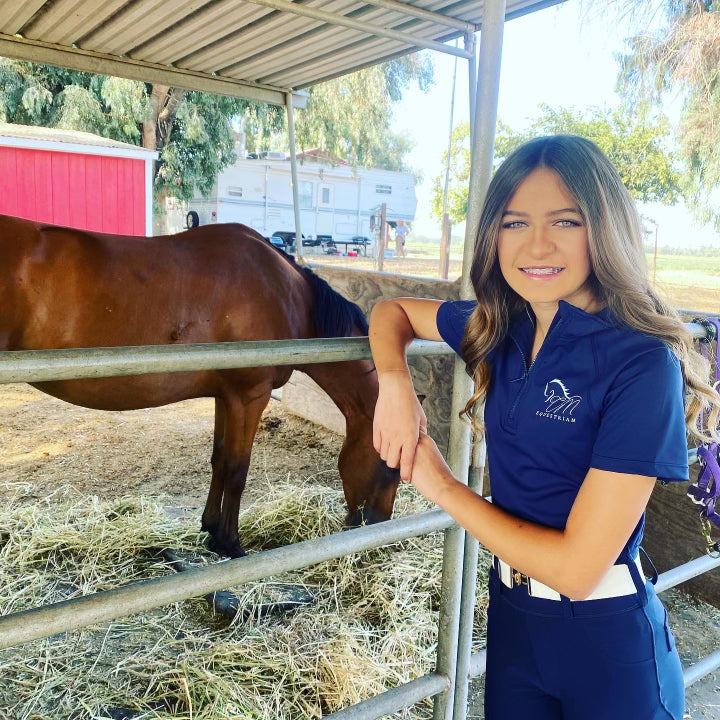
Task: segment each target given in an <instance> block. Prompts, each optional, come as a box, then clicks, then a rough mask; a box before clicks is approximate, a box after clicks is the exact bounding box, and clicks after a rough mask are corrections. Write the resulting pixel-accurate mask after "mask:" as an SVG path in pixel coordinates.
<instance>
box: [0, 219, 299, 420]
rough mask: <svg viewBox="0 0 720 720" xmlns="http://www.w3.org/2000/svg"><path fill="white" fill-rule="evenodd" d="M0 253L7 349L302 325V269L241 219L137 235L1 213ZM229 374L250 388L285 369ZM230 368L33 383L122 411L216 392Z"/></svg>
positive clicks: (247, 335) (259, 335)
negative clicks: (181, 230) (171, 232)
mask: <svg viewBox="0 0 720 720" xmlns="http://www.w3.org/2000/svg"><path fill="white" fill-rule="evenodd" d="M0 262H2V263H3V267H4V268H5V270H6V272H5V274H4V275H5V276H4V279H3V281H2V285H1V286H0V344H1V345H2V347H4V348H5V349H11V350H19V349H42V348H68V347H112V346H122V345H155V344H169V343H208V342H229V341H235V340H264V339H280V338H296V337H304V336H308V335H309V334H310V332H311V321H310V306H311V304H312V299H311V291H310V289H309V286H308V284H307V282H306V281H305V279H304V278H303V277H302V273H301V272H300V271H299V270H298V268H297V267H296V266H295V265H294V264H293V263H292V262H291V261H290V260H289V259H287V258H285V257H284V256H282V255H281V254H280V253H279V252H278V251H277V250H275V249H274V248H273V247H272V246H271V245H270V244H269V243H267V242H266V241H265V240H264V239H263V238H262V237H261V236H259V235H258V234H257V233H255V232H254V231H253V230H251V229H250V228H247V227H245V226H242V225H239V224H229V225H212V226H205V227H201V228H196V229H194V230H190V231H187V232H184V233H179V234H178V235H167V236H158V237H148V238H145V237H132V236H131V237H126V236H119V235H107V234H102V233H93V232H86V231H81V230H74V229H71V228H62V227H58V226H52V225H42V224H39V223H32V222H28V221H23V220H17V219H15V218H8V217H3V216H0ZM229 372H230V373H231V374H232V377H233V380H234V381H235V382H237V381H240V380H243V379H244V381H245V384H246V385H248V386H250V385H252V383H253V382H256V381H257V382H261V381H262V382H265V383H267V382H271V383H273V384H277V383H279V382H281V381H282V379H283V378H280V377H279V375H280V374H282V375H283V377H284V371H280V372H279V374H278V372H276V373H275V375H278V377H275V376H274V375H273V374H272V372H271V370H263V371H260V370H257V371H246V372H241V371H229ZM227 377H228V373H225V374H224V375H223V373H220V372H211V371H208V372H205V373H182V374H178V375H165V376H159V375H158V376H143V377H138V378H117V379H107V380H102V381H101V380H97V381H72V382H67V383H51V384H46V385H43V386H42V388H41V389H44V390H46V391H47V392H50V393H51V394H53V395H57V396H58V397H63V398H64V399H68V400H69V401H70V402H74V403H76V404H81V405H88V406H90V407H112V408H117V409H120V408H124V407H144V406H149V405H158V404H164V403H167V402H174V401H176V400H178V399H183V398H184V397H197V396H200V395H215V396H217V395H219V394H222V393H223V392H224V391H225V389H224V379H225V380H226V379H227ZM164 387H166V389H163V388H164ZM93 388H99V390H98V391H97V392H94V393H93V392H90V390H92V389H93ZM93 394H94V395H95V397H92V395H93ZM143 395H144V397H143ZM131 396H132V397H131Z"/></svg>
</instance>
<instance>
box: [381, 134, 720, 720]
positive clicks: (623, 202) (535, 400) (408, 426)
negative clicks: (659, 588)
mask: <svg viewBox="0 0 720 720" xmlns="http://www.w3.org/2000/svg"><path fill="white" fill-rule="evenodd" d="M471 276H472V282H473V286H474V288H475V293H476V295H477V302H476V303H475V302H448V303H440V302H438V301H434V300H425V299H419V298H400V299H396V300H390V301H385V302H382V303H380V304H379V305H378V306H376V308H375V309H374V310H373V313H372V318H371V323H370V342H371V346H372V350H373V356H374V358H375V363H376V367H377V371H378V377H379V383H380V394H379V398H378V402H377V406H376V410H375V423H374V442H375V447H376V449H377V450H378V452H379V453H380V455H381V457H382V458H383V459H384V460H385V461H386V462H387V463H388V465H390V466H391V467H398V466H399V467H400V473H401V477H402V478H403V480H405V481H409V482H412V483H413V484H414V485H415V487H416V488H417V489H418V490H419V491H420V492H421V493H422V494H423V495H425V496H426V497H427V498H429V499H430V500H432V501H433V502H435V503H437V504H438V505H440V506H441V507H442V508H444V509H445V510H446V511H447V512H448V513H449V514H450V515H451V516H452V517H454V518H455V519H456V520H457V521H458V523H459V524H460V525H462V526H463V527H465V528H466V529H467V530H468V531H469V532H471V533H472V534H473V535H474V536H475V537H477V538H478V539H479V540H480V542H481V543H482V544H483V545H484V546H485V547H487V548H488V549H489V550H490V551H491V552H492V553H493V554H494V556H495V557H494V560H493V566H492V568H491V571H490V582H489V588H490V605H489V609H488V637H487V653H488V654H487V674H486V680H485V713H486V714H485V717H486V720H509V719H511V718H520V717H522V718H524V719H527V720H540V719H543V720H544V719H546V718H547V719H550V718H553V719H556V720H560V719H561V718H562V720H601V719H602V720H651V719H653V720H654V719H656V718H675V719H677V720H681V718H682V715H683V707H684V690H683V681H682V671H681V667H680V661H679V658H678V655H677V651H676V649H675V643H674V640H673V637H672V634H671V632H670V630H669V628H668V623H667V613H666V612H665V610H664V608H663V606H662V604H661V603H660V601H659V600H658V598H657V596H656V594H655V592H654V589H653V585H652V583H651V582H650V581H647V580H646V579H645V576H644V574H643V571H642V567H641V564H640V559H639V555H638V551H639V545H640V540H641V538H642V533H643V527H644V510H645V506H646V504H647V502H648V499H649V497H650V493H651V492H652V489H653V486H654V484H655V482H656V480H658V479H659V480H661V481H674V480H686V479H687V472H688V470H687V445H686V430H689V431H690V432H691V433H692V434H694V435H697V436H698V437H702V438H703V439H705V434H704V433H703V432H701V431H700V430H698V429H697V419H698V414H699V412H700V410H701V408H702V407H703V406H708V405H710V406H712V410H713V412H712V414H711V418H710V424H709V426H710V427H713V428H714V427H715V426H716V422H717V412H718V399H717V396H716V394H715V393H714V391H713V390H712V389H711V388H710V387H709V386H708V384H707V382H706V379H707V377H708V376H707V365H706V363H705V362H704V360H703V359H702V358H701V357H700V355H699V354H698V353H696V352H695V351H694V350H693V349H692V343H691V338H690V336H689V333H688V332H687V331H686V330H685V328H684V327H683V324H682V322H681V321H680V319H679V317H678V316H677V314H676V313H675V312H674V311H673V310H672V309H670V308H669V307H668V306H667V305H666V304H665V303H664V302H663V301H662V300H661V299H660V298H659V297H658V296H657V295H656V294H655V292H654V290H653V289H652V287H651V285H650V282H649V279H648V274H647V268H646V263H645V257H644V251H643V243H642V236H641V231H640V224H639V220H638V215H637V212H636V210H635V208H634V206H633V203H632V200H631V199H630V196H629V195H628V193H627V191H626V190H625V188H624V187H623V185H622V183H621V181H620V178H619V176H618V174H617V172H616V171H615V169H614V168H613V167H612V165H611V163H610V162H609V160H608V159H607V158H606V157H605V156H604V155H603V154H602V152H601V151H600V150H599V149H598V148H597V147H596V146H595V145H593V144H592V143H591V142H589V141H587V140H585V139H583V138H579V137H574V136H555V137H545V138H537V139H535V140H532V141H530V142H529V143H526V144H525V145H523V146H522V147H520V148H519V149H518V150H516V151H515V152H514V153H513V154H512V155H510V156H509V157H508V158H507V159H506V160H505V162H504V163H503V164H502V165H501V166H500V168H499V169H498V171H497V172H496V174H495V177H494V178H493V180H492V183H491V184H490V188H489V191H488V195H487V199H486V201H485V206H484V209H483V213H482V217H481V220H480V228H479V232H478V237H477V241H476V246H475V253H474V257H473V264H472V270H471ZM415 337H418V338H424V339H429V340H441V339H443V340H445V341H446V342H447V343H448V344H450V346H451V347H453V348H454V349H455V351H456V352H457V353H459V354H460V356H461V357H462V358H463V359H464V360H465V362H466V363H467V368H468V373H469V374H470V375H471V376H472V377H473V379H474V382H475V394H474V395H473V397H472V398H471V400H470V402H469V403H468V406H467V407H466V409H465V411H466V413H467V415H468V417H470V412H471V409H472V408H473V406H475V404H476V403H479V402H481V401H483V400H484V401H485V410H484V422H482V423H478V425H479V427H478V428H477V429H479V430H480V429H481V430H483V431H484V432H485V433H486V438H487V444H488V463H489V470H490V478H491V484H492V498H493V501H492V503H490V502H488V501H486V500H484V499H483V498H481V497H479V496H478V495H476V494H475V493H473V492H472V491H470V490H469V489H468V488H467V487H466V486H465V485H463V484H462V483H460V482H458V481H457V480H456V479H455V478H454V477H453V475H452V473H451V472H450V470H449V468H448V467H447V465H446V464H445V462H444V461H443V459H442V457H441V455H440V454H439V452H438V450H437V448H436V446H435V444H434V443H433V441H432V440H431V439H430V438H429V437H428V436H427V434H426V420H425V416H424V414H423V411H422V408H421V407H420V405H419V403H418V401H417V399H416V396H415V393H414V391H413V386H412V381H411V379H410V375H409V372H408V367H407V363H406V359H405V348H406V346H407V345H408V344H409V343H410V341H411V340H412V339H413V338H415ZM684 401H685V402H684ZM653 570H654V568H653Z"/></svg>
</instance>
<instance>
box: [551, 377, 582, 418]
mask: <svg viewBox="0 0 720 720" xmlns="http://www.w3.org/2000/svg"><path fill="white" fill-rule="evenodd" d="M581 400H582V398H581V397H580V396H579V395H571V394H570V391H569V390H568V389H567V388H566V387H565V384H564V383H563V381H562V380H559V379H558V378H555V379H554V380H551V381H550V382H549V383H546V384H545V405H546V406H547V407H546V410H547V412H551V413H555V414H558V415H572V414H573V410H575V408H576V407H577V406H578V405H579V404H580V401H581Z"/></svg>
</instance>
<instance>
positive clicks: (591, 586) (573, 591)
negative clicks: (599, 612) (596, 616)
mask: <svg viewBox="0 0 720 720" xmlns="http://www.w3.org/2000/svg"><path fill="white" fill-rule="evenodd" d="M602 577H603V573H597V572H587V571H586V570H585V569H582V570H577V571H575V572H570V573H568V574H567V575H566V576H565V577H563V578H562V579H561V581H560V582H559V583H558V586H559V587H558V588H556V589H557V591H558V592H559V593H560V594H561V595H565V597H568V598H570V600H587V598H588V597H589V596H590V595H592V593H593V591H594V590H595V588H597V586H598V585H599V584H600V581H601V580H602Z"/></svg>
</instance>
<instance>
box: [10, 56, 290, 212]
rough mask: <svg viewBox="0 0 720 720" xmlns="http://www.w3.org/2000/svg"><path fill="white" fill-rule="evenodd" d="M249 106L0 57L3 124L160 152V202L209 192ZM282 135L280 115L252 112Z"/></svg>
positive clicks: (262, 108)
mask: <svg viewBox="0 0 720 720" xmlns="http://www.w3.org/2000/svg"><path fill="white" fill-rule="evenodd" d="M250 105H251V103H250V102H249V101H246V100H241V99H237V98H229V97H224V96H218V95H209V94H207V93H200V92H188V91H185V90H181V89H178V88H173V87H169V86H167V85H159V84H156V85H149V84H146V83H142V82H136V81H133V80H125V79H122V78H114V77H106V76H103V75H93V74H90V73H83V72H77V71H74V70H66V69H64V68H57V67H52V66H45V65H37V64H33V63H27V62H20V61H15V60H8V59H4V58H0V119H2V120H3V121H5V122H14V123H22V124H26V125H43V126H47V127H58V128H65V129H71V130H83V131H86V132H92V133H96V134H98V135H102V136H104V137H108V138H112V139H113V140H120V141H122V142H128V143H132V144H136V145H142V146H143V147H145V148H148V149H151V150H157V151H158V152H159V153H160V156H159V162H158V163H156V167H155V193H156V197H158V196H159V197H162V196H164V195H166V194H169V195H173V196H175V197H178V198H180V199H182V200H187V199H189V198H191V197H192V196H193V195H194V194H195V192H196V191H197V190H200V191H201V192H203V193H208V192H209V191H210V189H211V188H212V184H213V182H214V180H215V178H216V177H217V173H218V172H219V171H220V170H222V168H223V167H225V166H227V165H228V164H230V163H231V162H233V161H234V159H235V154H234V145H235V138H234V134H233V129H232V125H231V119H232V118H233V117H234V116H236V115H239V114H240V113H242V112H243V111H244V110H245V109H246V107H248V106H250ZM252 111H253V112H255V114H256V115H257V116H262V118H263V121H264V122H265V124H266V125H267V126H268V127H271V128H275V129H279V126H280V123H281V122H282V116H281V115H280V114H279V113H278V112H277V109H276V108H274V107H271V106H267V105H257V106H255V107H254V108H253V110H252Z"/></svg>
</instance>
